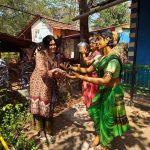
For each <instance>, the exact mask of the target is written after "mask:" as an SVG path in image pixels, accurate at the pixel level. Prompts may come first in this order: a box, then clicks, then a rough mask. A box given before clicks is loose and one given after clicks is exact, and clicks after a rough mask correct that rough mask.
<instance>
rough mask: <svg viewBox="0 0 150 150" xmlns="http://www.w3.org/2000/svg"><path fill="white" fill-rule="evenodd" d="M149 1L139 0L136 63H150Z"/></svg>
mask: <svg viewBox="0 0 150 150" xmlns="http://www.w3.org/2000/svg"><path fill="white" fill-rule="evenodd" d="M149 15H150V1H149V0H141V1H140V14H139V28H138V41H137V59H136V61H137V64H140V65H150V17H149Z"/></svg>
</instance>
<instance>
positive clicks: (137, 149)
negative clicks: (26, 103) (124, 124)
mask: <svg viewBox="0 0 150 150" xmlns="http://www.w3.org/2000/svg"><path fill="white" fill-rule="evenodd" d="M81 101H82V98H81ZM126 110H127V114H128V117H129V121H130V125H131V130H130V131H129V132H128V133H126V134H124V135H123V136H122V137H121V138H117V139H115V140H114V142H113V144H112V149H113V150H150V137H149V133H150V113H149V111H148V110H146V111H145V110H141V109H139V108H136V107H134V106H126ZM53 132H54V135H55V138H56V140H55V142H54V143H50V142H46V141H42V140H41V139H40V138H39V137H38V136H37V133H35V132H34V131H31V130H30V131H27V132H26V133H27V134H28V137H29V138H34V139H35V140H36V142H37V146H38V149H39V150H98V149H100V146H98V147H96V148H95V149H94V148H90V146H89V143H90V142H91V141H92V140H93V138H94V134H95V132H94V128H93V123H92V121H91V120H90V118H89V117H88V113H87V111H86V108H85V106H84V104H83V103H82V102H80V103H78V104H75V105H74V106H73V107H71V108H69V109H66V110H63V111H62V112H61V113H59V114H57V116H55V117H54V131H53Z"/></svg>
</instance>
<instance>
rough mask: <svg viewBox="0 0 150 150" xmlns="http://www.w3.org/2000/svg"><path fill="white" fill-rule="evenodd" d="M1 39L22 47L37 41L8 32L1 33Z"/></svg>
mask: <svg viewBox="0 0 150 150" xmlns="http://www.w3.org/2000/svg"><path fill="white" fill-rule="evenodd" d="M0 41H5V42H8V43H11V44H14V45H16V46H19V47H21V48H25V47H29V45H35V44H36V43H34V42H32V41H31V40H27V39H23V38H18V37H16V36H12V35H9V34H6V33H0Z"/></svg>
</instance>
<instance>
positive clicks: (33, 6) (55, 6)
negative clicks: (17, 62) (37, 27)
mask: <svg viewBox="0 0 150 150" xmlns="http://www.w3.org/2000/svg"><path fill="white" fill-rule="evenodd" d="M75 4H77V3H76V1H75V0H66V1H63V0H51V1H49V0H32V3H31V1H30V0H1V5H5V6H9V7H12V8H14V9H18V10H21V11H23V12H21V11H17V10H13V9H9V8H6V7H2V6H0V32H3V33H9V34H12V35H16V34H17V33H18V32H20V31H21V30H22V28H23V27H24V26H25V25H26V24H27V23H28V22H29V21H30V20H31V19H32V18H33V17H34V16H33V15H31V14H35V15H36V14H39V15H44V16H47V17H50V18H53V19H58V20H60V21H63V22H65V23H68V24H74V22H72V21H71V18H72V17H74V16H75V15H76V8H77V5H75ZM24 12H29V13H31V14H27V13H24Z"/></svg>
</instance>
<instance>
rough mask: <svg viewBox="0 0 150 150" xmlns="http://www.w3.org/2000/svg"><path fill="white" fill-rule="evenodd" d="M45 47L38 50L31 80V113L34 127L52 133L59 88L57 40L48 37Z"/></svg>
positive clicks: (45, 40) (45, 39)
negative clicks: (56, 59)
mask: <svg viewBox="0 0 150 150" xmlns="http://www.w3.org/2000/svg"><path fill="white" fill-rule="evenodd" d="M43 46H44V47H42V48H41V47H40V48H39V49H38V50H36V55H35V61H36V66H35V69H34V71H33V73H32V75H31V78H30V98H31V113H32V114H33V118H34V119H33V125H34V127H36V128H37V129H38V130H39V129H40V130H42V131H44V130H45V131H47V132H48V133H50V132H51V124H52V117H53V110H54V103H55V101H56V94H55V90H56V88H55V87H56V86H57V85H56V76H57V73H56V72H55V70H56V69H55V68H56V67H57V62H56V61H55V51H56V42H55V38H54V37H53V36H51V35H48V36H46V37H45V38H44V39H43Z"/></svg>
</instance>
